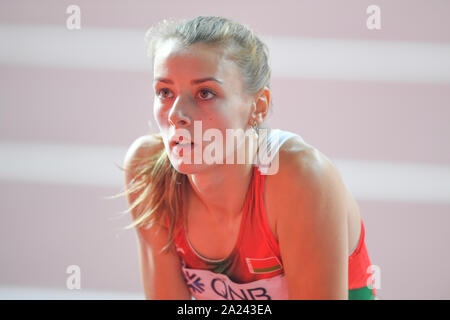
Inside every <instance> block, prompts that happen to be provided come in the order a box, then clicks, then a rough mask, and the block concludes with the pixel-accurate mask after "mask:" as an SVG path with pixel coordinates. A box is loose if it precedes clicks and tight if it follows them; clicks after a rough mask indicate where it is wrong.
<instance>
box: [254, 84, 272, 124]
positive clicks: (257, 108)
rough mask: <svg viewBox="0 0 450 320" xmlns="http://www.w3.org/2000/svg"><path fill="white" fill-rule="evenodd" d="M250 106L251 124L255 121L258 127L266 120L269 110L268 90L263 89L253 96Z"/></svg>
mask: <svg viewBox="0 0 450 320" xmlns="http://www.w3.org/2000/svg"><path fill="white" fill-rule="evenodd" d="M255 98H256V99H255V101H254V102H253V106H252V113H251V119H250V120H251V122H252V123H253V121H256V122H257V123H258V126H260V125H261V124H262V123H263V122H264V120H265V119H266V117H267V115H268V113H269V108H270V89H269V88H267V87H264V88H263V89H261V90H260V91H259V92H258V93H257V94H256V95H255Z"/></svg>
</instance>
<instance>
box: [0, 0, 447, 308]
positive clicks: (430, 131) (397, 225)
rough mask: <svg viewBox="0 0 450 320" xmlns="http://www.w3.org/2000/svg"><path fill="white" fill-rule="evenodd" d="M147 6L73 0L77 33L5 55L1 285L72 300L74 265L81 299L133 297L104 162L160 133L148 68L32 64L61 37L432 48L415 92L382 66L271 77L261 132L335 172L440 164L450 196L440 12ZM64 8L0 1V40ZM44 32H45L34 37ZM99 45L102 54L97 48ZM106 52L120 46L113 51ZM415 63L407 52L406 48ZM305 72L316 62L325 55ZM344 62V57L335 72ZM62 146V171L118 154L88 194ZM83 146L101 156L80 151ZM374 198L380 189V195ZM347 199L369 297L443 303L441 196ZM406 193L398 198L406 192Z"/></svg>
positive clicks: (398, 4)
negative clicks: (371, 270) (209, 23)
mask: <svg viewBox="0 0 450 320" xmlns="http://www.w3.org/2000/svg"><path fill="white" fill-rule="evenodd" d="M153 2H154V1H152V2H150V1H149V2H143V1H134V0H133V1H126V2H124V1H106V0H102V1H95V3H93V2H92V1H87V0H79V1H76V3H77V4H78V5H79V6H80V8H81V17H82V29H81V30H80V31H67V37H65V36H63V37H62V38H57V39H56V38H55V39H54V40H51V39H50V42H44V41H43V42H36V44H35V45H33V48H36V51H34V50H33V51H32V52H28V51H26V52H25V54H24V53H23V49H21V47H20V46H21V44H22V43H23V41H25V40H27V41H28V39H17V43H16V42H15V41H4V43H3V44H1V46H2V47H1V48H2V49H1V51H3V53H2V55H1V56H0V143H2V145H6V144H8V146H13V147H11V148H12V149H6V147H5V148H4V149H3V151H0V152H1V153H2V155H1V157H2V159H3V160H0V161H4V162H0V163H3V164H4V165H3V167H4V168H5V163H6V162H5V161H6V160H4V159H6V158H7V157H6V155H5V152H6V150H13V149H14V148H15V149H14V150H19V151H20V152H19V151H17V152H18V153H17V162H14V161H11V162H8V163H9V164H10V167H9V169H2V170H3V171H1V172H0V190H1V192H0V194H1V201H0V212H1V216H0V266H1V269H0V270H1V272H0V287H1V286H9V285H17V286H24V287H40V288H55V289H61V290H67V289H66V279H67V276H68V275H67V274H66V268H67V266H68V265H72V264H75V265H79V266H80V267H81V271H82V280H81V281H82V289H83V290H105V291H110V292H131V293H139V294H140V293H142V285H141V279H140V271H139V264H138V252H137V246H136V240H135V234H134V231H123V232H122V231H120V230H119V229H120V227H122V226H124V225H126V224H128V223H129V222H130V220H129V218H128V216H125V217H123V218H120V219H115V217H116V215H117V213H118V212H119V211H122V210H125V209H126V202H125V199H124V198H121V199H116V200H104V199H103V197H104V196H108V195H112V194H115V193H116V192H119V191H120V188H121V183H122V180H121V179H122V177H121V175H120V172H118V170H116V169H115V167H114V166H112V165H111V163H112V162H113V161H116V162H118V163H120V161H121V157H120V156H121V155H122V154H123V153H120V152H121V151H123V152H124V151H125V150H126V148H127V146H128V145H129V144H130V143H131V142H132V141H133V140H134V139H135V138H137V137H139V136H141V135H143V134H145V133H147V131H148V130H149V127H148V124H147V121H148V120H150V122H151V125H152V126H153V127H152V128H153V129H154V130H156V129H155V128H156V124H155V122H154V120H153V119H152V100H153V95H152V91H151V80H152V72H151V70H150V69H145V68H142V69H141V70H139V68H134V67H129V66H128V65H127V64H126V63H124V62H121V66H122V67H121V69H115V68H113V67H107V66H104V65H102V61H100V62H98V61H94V62H89V63H88V62H83V61H82V62H80V63H78V64H75V63H73V61H72V60H71V59H68V58H67V59H65V58H64V51H63V52H57V49H52V50H53V51H51V52H52V54H53V53H54V54H55V57H51V59H47V60H48V61H46V62H45V63H44V62H42V61H44V58H42V57H41V58H37V56H38V55H39V52H41V51H40V50H48V48H49V47H51V48H53V47H52V46H55V48H59V47H58V39H60V40H61V41H63V40H64V39H65V40H67V38H68V37H72V36H73V32H90V30H97V31H98V30H100V31H101V32H104V33H105V34H109V33H111V34H113V35H114V33H112V32H118V31H124V32H125V31H129V32H135V33H136V34H138V35H139V33H140V32H141V33H142V34H143V33H144V32H145V30H146V29H147V28H148V27H150V26H151V25H152V24H154V23H156V22H157V21H160V20H162V19H164V18H167V17H168V16H167V13H168V12H170V14H171V15H170V16H171V17H174V18H180V17H186V18H190V17H193V16H195V15H221V16H225V17H229V18H232V19H234V20H237V21H239V22H242V23H245V24H247V25H249V26H250V27H252V28H253V29H254V30H255V31H256V32H257V34H259V35H263V36H270V37H273V38H274V39H282V38H283V37H289V39H296V40H299V41H301V40H302V39H317V40H323V41H324V43H328V42H327V41H330V40H346V41H350V42H351V43H356V44H361V43H362V42H361V41H373V42H374V43H375V44H377V45H379V46H380V48H381V50H382V49H383V48H385V47H384V46H385V45H386V44H388V43H389V44H390V45H392V46H394V48H397V47H396V46H400V45H402V44H405V43H406V44H418V45H424V46H426V45H427V44H429V45H432V47H431V48H432V51H426V52H427V53H426V54H423V55H421V56H420V57H421V59H424V60H420V61H418V62H419V63H424V65H425V66H426V67H427V68H429V70H431V71H430V75H428V76H427V77H426V78H425V77H424V78H423V79H422V78H421V76H420V74H418V75H416V76H415V77H414V80H411V81H406V80H398V78H396V77H397V75H398V73H402V74H403V75H405V74H408V72H412V73H414V70H415V68H411V69H408V70H400V69H395V68H394V69H392V68H390V67H387V66H386V65H385V64H383V63H380V65H379V68H380V69H383V71H384V72H385V73H384V75H382V76H379V77H378V76H375V78H370V79H369V76H362V77H360V78H358V77H354V78H352V79H349V78H348V75H349V73H350V74H351V73H352V72H353V71H351V70H349V71H348V72H346V71H345V70H344V71H340V73H339V72H338V76H337V77H336V76H333V77H331V76H330V75H328V74H327V73H325V74H321V75H318V73H317V76H310V77H308V76H304V75H302V74H298V75H293V76H292V75H289V76H287V75H285V74H283V72H281V71H279V69H277V70H274V71H273V78H272V89H273V90H272V95H273V98H274V103H275V105H274V114H273V116H272V118H271V119H270V121H269V123H270V124H271V126H272V127H277V128H281V129H285V130H289V131H293V132H296V133H298V134H300V135H301V136H302V137H303V138H304V139H305V140H306V141H307V142H308V143H310V144H312V145H313V146H315V147H316V148H318V149H319V150H320V151H322V152H323V153H324V154H326V155H327V156H328V157H329V158H331V159H332V160H336V161H337V162H339V161H348V160H354V161H361V162H364V161H370V163H372V164H373V165H374V167H375V168H377V166H378V165H380V164H386V163H389V164H393V165H398V166H401V165H402V163H413V164H420V165H427V166H430V167H434V166H437V165H439V166H440V168H444V169H445V170H446V171H445V172H446V173H445V174H443V175H442V177H441V178H440V179H439V181H435V182H436V183H440V184H439V186H441V185H443V186H444V187H445V186H449V190H450V181H449V174H448V171H449V169H448V168H450V148H449V147H448V145H449V142H448V140H449V137H450V129H449V123H450V108H449V106H450V67H449V66H450V62H449V59H450V58H448V56H447V58H446V59H442V60H441V59H440V58H439V59H436V58H435V56H434V55H433V54H434V53H436V54H437V56H438V57H441V56H442V55H439V52H444V51H445V50H448V46H449V44H450V32H449V30H450V20H449V19H448V13H449V12H450V10H449V9H450V4H449V2H447V1H428V2H425V1H395V3H393V2H392V1H381V0H380V1H377V2H376V3H373V2H372V1H356V0H354V1H344V2H342V1H340V2H335V1H324V0H321V1H294V0H292V1H283V0H280V1H274V2H268V1H267V2H263V3H260V2H259V1H258V2H257V1H245V2H243V1H231V2H230V1H229V2H227V3H226V4H225V2H223V3H222V4H220V3H217V4H216V3H214V5H212V3H211V2H210V1H203V0H201V1H174V0H169V1H164V2H154V3H153ZM150 3H152V4H150ZM70 4H72V1H48V0H41V1H39V2H33V3H32V4H31V3H30V2H29V1H22V0H21V1H8V2H6V1H3V2H1V3H0V32H2V31H1V29H2V28H3V29H4V30H7V31H4V32H10V35H11V37H10V38H9V39H14V30H20V27H24V26H25V27H27V26H28V27H33V28H34V30H36V32H40V31H39V30H44V31H41V32H42V33H39V34H48V33H46V32H47V31H45V30H53V29H52V28H64V27H65V20H66V18H67V14H66V13H65V10H66V8H67V6H68V5H70ZM371 4H377V5H378V6H379V7H380V8H381V19H382V28H381V30H377V31H373V30H372V31H371V30H368V29H367V28H366V25H365V19H366V16H367V14H366V13H365V11H366V8H367V6H369V5H371ZM6 27H8V28H6ZM43 27H46V28H47V27H48V28H50V29H40V28H43ZM8 30H13V31H8ZM11 32H12V33H11ZM49 32H53V31H49ZM71 32H72V33H71ZM52 34H53V33H52ZM55 34H57V33H55ZM81 34H82V33H81ZM85 34H86V33H85ZM91 34H92V33H91ZM94 34H96V33H94ZM29 37H31V35H30V36H29ZM69 39H70V38H69ZM52 41H54V42H52ZM69 41H70V40H69ZM83 41H84V40H83ZM103 41H104V40H103ZM98 42H99V43H102V39H100V38H99V39H98ZM86 43H91V44H93V43H95V41H93V42H92V41H91V42H86ZM108 45H109V44H105V47H102V46H101V45H99V46H98V47H94V46H92V47H86V48H80V47H74V48H66V50H68V51H71V52H72V54H76V55H77V56H83V55H86V56H87V60H89V56H91V57H92V55H88V54H86V53H85V52H84V50H86V52H90V53H92V52H94V53H95V52H96V50H97V51H98V54H99V56H100V57H104V58H105V59H107V58H108V57H109V58H110V59H113V60H112V61H113V62H114V59H115V58H116V57H119V55H118V53H117V52H111V51H109V50H107V49H106V48H109V47H108ZM117 46H118V48H120V46H121V43H117ZM140 46H141V47H140ZM46 48H47V49H46ZM427 48H428V47H427ZM269 49H270V50H273V51H274V52H275V50H276V48H271V47H269ZM21 50H22V51H21ZM76 50H79V51H76ZM117 50H118V51H120V50H119V49H117ZM139 50H144V47H143V44H140V43H139V45H136V56H137V57H140V56H141V55H143V54H144V52H143V51H142V52H141V51H139ZM427 50H428V49H427ZM131 51H132V50H131ZM19 52H21V53H20V54H22V55H24V57H25V58H23V59H22V60H20V59H18V58H17V57H18V56H19V55H20V54H19ZM74 52H75V53H74ZM127 52H129V51H127ZM430 52H431V54H430ZM127 54H128V53H127ZM368 54H370V52H368ZM414 54H417V52H411V55H412V56H413V55H414ZM27 55H28V56H27ZM330 55H333V52H330ZM408 56H409V55H408ZM408 56H404V59H405V60H407V59H408ZM127 57H128V56H127ZM127 57H126V58H125V60H126V61H128V60H130V61H131V64H132V63H133V59H132V56H130V57H129V58H127ZM276 57H277V56H276V55H275V59H276ZM375 57H376V56H375ZM402 58H403V57H402ZM127 59H128V60H127ZM295 59H299V61H301V59H302V57H301V56H296V57H292V60H295ZM380 59H383V58H382V57H380ZM386 59H388V58H386ZM87 60H86V61H87ZM91 60H92V58H91ZM91 60H89V61H91ZM121 61H123V60H121ZM143 61H144V62H143V63H144V64H145V63H150V62H149V61H147V62H145V60H143ZM383 61H384V60H383ZM386 61H388V60H386ZM393 61H394V62H395V61H396V60H393ZM311 63H312V64H313V65H315V64H317V66H319V65H320V60H318V61H311ZM351 63H352V62H351V61H350V62H348V61H342V64H343V65H344V66H346V68H347V67H348V66H351ZM373 63H377V60H375V61H373ZM83 64H84V65H83ZM411 65H414V63H412V64H411ZM435 65H437V66H441V67H440V68H439V67H435ZM386 69H387V70H386ZM391 70H392V71H391ZM427 70H428V69H427ZM418 72H420V71H418ZM330 74H331V71H330ZM377 77H378V78H377ZM391 78H392V79H397V80H395V81H394V80H392V81H391V80H390V79H391ZM401 79H404V76H403V78H401ZM25 144H27V146H29V145H30V144H31V145H34V146H36V147H37V148H40V147H41V146H44V145H45V146H50V147H51V150H53V151H52V152H55V155H56V156H55V158H54V162H52V160H50V161H43V163H42V164H39V165H41V166H42V168H44V169H45V170H53V169H55V168H56V167H57V168H59V169H58V170H61V172H62V173H61V174H59V176H61V177H63V178H61V179H60V181H58V182H55V180H50V179H49V178H48V176H47V175H46V174H41V173H42V172H43V171H41V169H39V168H40V167H39V166H37V165H35V163H36V162H38V161H37V159H34V158H27V157H24V156H21V155H24V154H25V155H26V154H28V153H27V152H28V151H29V149H28V148H26V147H25ZM64 145H65V146H69V147H71V146H73V148H72V149H71V150H72V151H71V152H74V154H73V158H74V160H73V161H74V163H78V164H79V163H82V161H87V162H86V163H90V157H95V155H96V154H99V153H101V152H103V151H102V150H113V151H112V153H111V154H115V153H114V152H118V154H119V157H118V158H114V159H113V160H110V161H109V162H107V163H105V167H102V168H100V167H101V164H100V167H99V168H98V170H97V169H96V168H97V167H93V168H89V169H87V170H88V171H89V170H90V171H91V172H92V175H94V176H95V175H96V174H98V172H99V170H100V171H101V170H106V171H102V172H103V173H102V175H99V177H108V176H110V177H112V178H111V180H107V179H106V180H102V181H100V182H99V183H98V184H95V183H94V184H92V183H89V182H88V181H90V180H89V177H88V176H89V175H87V177H86V178H83V177H81V178H80V177H79V176H78V177H77V176H76V175H75V174H73V175H70V172H74V171H73V170H75V169H74V167H71V166H69V164H67V163H61V162H58V161H59V160H58V159H60V158H57V157H60V156H62V154H63V153H64V151H63V149H62V148H61V146H64ZM16 147H17V148H16ZM89 147H92V148H91V149H88V148H89ZM8 148H9V147H8ZM0 150H1V148H0ZM86 150H94V151H95V150H97V151H98V150H99V151H98V152H99V153H91V154H90V153H87V151H86ZM114 150H116V151H114ZM105 152H106V151H105ZM103 154H109V153H103ZM10 156H11V155H10ZM12 157H13V159H14V155H12ZM52 159H53V158H52ZM106 159H107V161H108V158H106ZM16 166H17V167H16ZM15 167H16V168H15ZM18 168H26V169H27V170H34V171H33V177H34V178H28V177H29V174H24V175H21V174H20V172H21V171H22V169H20V170H19V169H18ZM30 168H31V169H30ZM105 168H106V169H105ZM15 169H17V170H15ZM44 169H42V170H44ZM108 170H109V171H108ZM30 172H31V171H30ZM412 173H413V172H412ZM65 174H67V177H66V176H65ZM414 174H415V175H414V177H418V176H419V178H418V179H415V180H414V181H407V178H406V179H405V181H404V185H405V186H408V185H416V186H417V185H419V187H420V185H421V184H423V183H424V182H423V181H422V180H421V179H420V175H417V172H414ZM424 179H425V178H424ZM367 183H369V182H367ZM432 183H434V181H432ZM355 188H356V187H355ZM379 188H384V186H383V185H382V184H380V186H379ZM426 188H429V183H428V184H427V187H426ZM426 188H425V187H424V190H423V192H424V193H426V192H427V190H425V189H426ZM352 191H353V192H354V193H355V194H356V199H357V201H358V204H359V205H360V208H361V215H362V217H363V219H364V222H365V226H366V244H367V248H368V250H369V254H370V258H371V261H372V263H373V264H375V265H377V266H379V267H380V270H381V288H380V289H378V290H377V292H378V293H379V295H380V296H381V298H382V299H449V298H450V289H449V288H450V275H449V273H448V270H449V269H450V250H448V248H447V244H448V243H450V236H449V234H448V232H447V227H448V226H449V225H450V215H449V213H450V197H448V198H446V196H445V193H444V197H443V198H442V197H441V199H440V200H436V198H434V197H433V196H432V195H431V196H430V197H429V198H430V199H431V200H429V201H419V200H418V199H417V198H415V197H412V196H411V197H409V198H408V197H407V198H408V199H406V200H405V198H404V197H403V198H395V197H385V198H383V197H379V196H378V197H375V198H372V199H371V198H370V197H364V196H361V197H358V194H359V193H358V190H354V189H352ZM404 193H405V194H406V195H407V194H408V192H407V190H406V191H405V192H404ZM447 194H448V193H447Z"/></svg>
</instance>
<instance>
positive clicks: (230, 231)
mask: <svg viewBox="0 0 450 320" xmlns="http://www.w3.org/2000/svg"><path fill="white" fill-rule="evenodd" d="M266 183H267V182H266ZM266 192H267V190H266V191H265V192H264V198H266V197H267V198H270V194H268V193H266ZM264 202H266V201H264ZM267 203H269V205H271V204H272V203H273V201H270V200H269V201H267ZM275 210H276V208H275V207H274V206H270V207H266V210H265V211H266V221H267V224H268V226H269V228H270V230H271V232H272V234H273V235H274V236H275V239H276V240H277V241H278V238H277V236H276V217H275V212H276V211H275ZM241 219H242V213H241V214H240V215H239V216H238V217H236V219H234V220H225V219H224V220H223V221H214V220H213V219H210V218H208V215H207V214H205V212H203V211H202V209H201V208H200V207H198V206H196V205H195V204H190V205H189V207H188V212H187V217H186V220H185V225H186V226H187V228H186V234H187V238H188V241H189V243H190V244H191V246H192V247H193V248H194V250H195V251H196V252H197V253H198V254H200V255H201V256H203V257H205V258H208V259H212V260H220V259H224V258H226V257H228V256H229V255H230V254H231V252H232V251H233V249H234V248H235V247H236V245H237V241H238V237H239V231H240V227H241Z"/></svg>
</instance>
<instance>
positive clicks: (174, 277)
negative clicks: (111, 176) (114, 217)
mask: <svg viewBox="0 0 450 320" xmlns="http://www.w3.org/2000/svg"><path fill="white" fill-rule="evenodd" d="M162 147H163V145H162V141H161V140H159V139H157V138H155V137H152V136H143V137H140V138H138V139H136V140H135V141H134V142H133V143H132V144H131V146H130V147H129V149H128V151H127V153H126V155H125V159H124V168H125V183H126V185H128V184H129V183H130V181H131V180H132V179H133V178H134V175H135V170H134V169H135V167H136V166H137V165H140V164H141V163H140V159H145V158H148V157H149V156H152V155H153V154H155V153H156V152H158V151H160V150H161V148H162ZM138 196H139V192H135V193H131V194H128V195H127V202H128V204H129V205H131V203H132V202H134V200H135V199H136V198H137V197H138ZM144 201H145V200H144ZM140 208H141V206H138V207H136V208H134V209H132V210H131V215H132V218H133V219H135V218H136V216H137V215H138V212H137V210H139V209H140ZM157 229H159V230H158V232H156V231H157ZM136 233H137V239H138V249H139V250H138V251H139V260H140V269H141V276H142V281H143V287H144V292H145V296H146V298H147V299H190V298H191V295H190V292H189V290H188V288H187V286H186V284H185V282H184V279H183V276H182V273H181V263H180V260H179V257H178V255H177V254H176V252H175V250H174V249H173V248H170V250H169V251H168V252H161V249H162V248H163V247H164V246H165V245H166V244H167V242H168V238H169V236H168V230H167V228H166V227H165V226H160V225H156V224H155V225H154V226H152V227H151V228H148V229H145V228H139V229H138V228H136Z"/></svg>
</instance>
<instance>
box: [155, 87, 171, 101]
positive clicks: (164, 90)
mask: <svg viewBox="0 0 450 320" xmlns="http://www.w3.org/2000/svg"><path fill="white" fill-rule="evenodd" d="M161 91H163V92H171V91H170V90H169V89H168V88H162V89H159V90H158V91H157V92H156V95H157V96H158V98H160V99H161V96H160V94H161ZM169 98H170V97H169ZM164 99H165V97H163V98H162V99H161V100H164Z"/></svg>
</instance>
